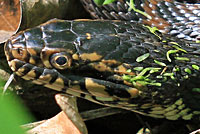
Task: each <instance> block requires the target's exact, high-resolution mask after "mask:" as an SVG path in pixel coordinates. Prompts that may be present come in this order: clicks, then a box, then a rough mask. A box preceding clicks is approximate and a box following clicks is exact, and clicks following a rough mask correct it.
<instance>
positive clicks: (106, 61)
mask: <svg viewBox="0 0 200 134" xmlns="http://www.w3.org/2000/svg"><path fill="white" fill-rule="evenodd" d="M102 62H103V63H105V64H107V65H116V64H120V62H119V61H116V60H102Z"/></svg>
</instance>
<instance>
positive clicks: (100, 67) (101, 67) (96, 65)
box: [90, 62, 113, 72]
mask: <svg viewBox="0 0 200 134" xmlns="http://www.w3.org/2000/svg"><path fill="white" fill-rule="evenodd" d="M90 65H91V66H92V67H93V68H95V69H96V70H98V71H100V72H105V71H108V72H113V71H112V69H111V68H110V67H108V66H107V65H105V64H104V63H102V62H99V63H91V64H90Z"/></svg>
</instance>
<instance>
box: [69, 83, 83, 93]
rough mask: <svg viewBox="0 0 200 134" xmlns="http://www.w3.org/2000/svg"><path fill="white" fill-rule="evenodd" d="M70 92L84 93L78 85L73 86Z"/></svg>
mask: <svg viewBox="0 0 200 134" xmlns="http://www.w3.org/2000/svg"><path fill="white" fill-rule="evenodd" d="M70 90H72V91H74V92H77V93H84V94H85V92H84V91H82V90H81V87H80V86H79V85H73V86H72V87H70Z"/></svg>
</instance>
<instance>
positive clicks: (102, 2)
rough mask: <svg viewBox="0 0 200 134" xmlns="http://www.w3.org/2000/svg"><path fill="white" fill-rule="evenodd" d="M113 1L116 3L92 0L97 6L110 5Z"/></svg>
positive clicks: (110, 0)
mask: <svg viewBox="0 0 200 134" xmlns="http://www.w3.org/2000/svg"><path fill="white" fill-rule="evenodd" d="M114 1H116V0H94V2H95V3H96V4H97V5H99V6H102V5H106V4H110V3H112V2H114Z"/></svg>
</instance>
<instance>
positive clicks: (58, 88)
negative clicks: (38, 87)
mask: <svg viewBox="0 0 200 134" xmlns="http://www.w3.org/2000/svg"><path fill="white" fill-rule="evenodd" d="M44 86H45V87H47V88H50V89H53V90H56V91H61V90H62V88H60V87H57V86H55V85H53V84H46V85H44Z"/></svg>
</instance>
